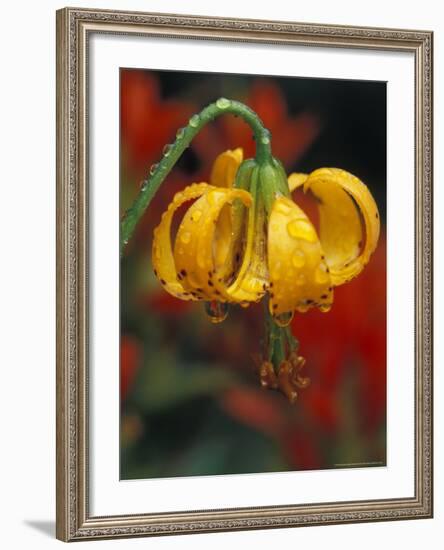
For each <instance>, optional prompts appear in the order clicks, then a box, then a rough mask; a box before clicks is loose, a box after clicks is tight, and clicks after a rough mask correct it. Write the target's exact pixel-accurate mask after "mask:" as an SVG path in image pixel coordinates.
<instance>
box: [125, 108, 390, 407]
mask: <svg viewBox="0 0 444 550" xmlns="http://www.w3.org/2000/svg"><path fill="white" fill-rule="evenodd" d="M229 110H231V111H232V112H233V113H234V114H237V113H240V114H241V116H242V117H243V118H244V119H245V120H246V121H247V122H248V123H249V124H250V125H251V126H252V128H254V131H255V138H256V143H257V152H256V158H254V159H247V160H244V159H243V151H242V149H241V148H238V149H235V150H228V151H225V152H223V153H221V154H220V155H219V156H218V157H217V158H216V160H215V162H214V164H213V168H212V171H211V174H210V176H209V182H208V183H207V182H200V183H193V184H192V185H189V186H187V187H185V188H184V189H183V191H181V192H178V193H176V195H175V196H174V198H173V200H172V202H171V203H170V205H169V206H168V208H167V210H166V211H165V212H164V213H163V214H162V218H161V222H160V224H159V225H158V227H157V228H156V229H155V230H154V238H153V244H152V263H153V268H154V273H155V275H156V276H157V278H158V279H159V281H160V283H161V284H162V286H163V288H164V289H165V291H166V292H168V293H169V294H171V295H172V296H174V297H175V298H178V299H180V300H187V301H204V302H205V307H206V311H207V313H208V315H209V316H210V319H211V320H212V321H213V322H215V323H217V322H221V321H223V320H224V319H225V318H226V316H227V314H228V308H229V305H230V304H234V305H235V304H238V305H241V306H243V307H247V306H248V305H249V304H250V303H253V302H259V301H260V300H263V299H264V301H265V303H266V305H267V312H266V331H265V332H266V334H265V338H264V342H265V349H264V353H263V356H262V357H260V358H259V359H258V360H257V362H258V367H259V368H258V370H259V376H260V380H261V384H262V386H264V387H269V388H278V389H280V390H281V391H282V392H283V393H284V394H285V395H286V396H287V397H288V398H289V399H290V401H292V402H293V401H294V400H295V399H296V395H297V392H296V388H303V387H306V386H307V384H308V379H307V378H304V377H302V375H301V373H300V371H301V369H302V367H303V365H304V362H305V360H304V359H303V358H302V357H300V356H299V354H298V347H299V344H298V342H297V340H296V339H295V338H294V336H293V334H292V333H291V331H290V329H289V328H288V325H289V323H290V322H291V319H292V318H293V315H294V313H295V312H298V313H304V312H306V311H308V310H309V309H310V308H319V309H320V310H321V311H323V312H327V311H329V310H330V308H331V307H332V304H333V299H334V289H335V287H338V286H340V285H342V284H344V283H346V282H348V281H350V280H351V279H353V278H354V277H356V276H357V275H359V273H360V272H361V271H362V269H363V268H364V267H365V265H366V264H367V263H368V261H369V259H370V256H371V254H372V253H373V251H374V250H375V248H376V245H377V242H378V237H379V214H378V208H377V206H376V203H375V201H374V199H373V197H372V195H371V193H370V191H369V190H368V188H367V186H366V185H365V184H364V183H363V182H362V181H360V180H359V179H358V178H357V177H355V176H353V175H352V174H350V173H348V172H346V171H344V170H341V169H338V168H321V169H318V170H315V171H314V172H312V173H311V174H308V175H307V174H297V173H295V174H291V175H290V176H289V177H287V175H286V173H285V170H284V168H283V165H282V163H281V162H280V161H279V160H277V159H275V158H274V157H273V156H272V154H271V147H270V133H269V132H268V130H266V129H265V128H264V127H263V126H262V124H261V122H260V121H259V119H258V118H257V115H255V113H254V112H252V111H251V109H248V107H246V106H245V105H242V104H239V103H238V102H231V101H230V100H227V99H225V98H221V99H219V100H218V101H217V102H216V103H215V104H212V105H210V106H208V107H207V108H205V109H204V110H203V111H202V112H201V114H200V115H194V116H193V117H191V119H190V122H189V126H188V127H187V128H186V129H181V130H180V131H179V132H178V136H179V137H178V141H177V142H176V144H175V146H168V147H167V150H166V151H167V152H166V156H170V155H171V159H170V161H168V160H165V159H164V160H163V161H162V162H161V163H160V164H159V168H156V171H155V173H154V175H153V181H154V182H156V181H157V185H159V184H160V183H161V181H162V180H163V178H164V177H165V175H166V173H167V170H168V169H170V168H171V166H172V165H173V161H174V160H177V158H178V157H179V156H180V154H181V152H182V151H183V150H184V148H185V147H186V144H181V140H182V141H183V139H185V138H186V139H188V142H189V140H191V139H192V137H194V135H196V133H197V132H198V130H199V128H200V127H201V126H202V125H203V124H205V123H206V122H208V121H210V120H212V119H213V118H214V117H215V116H218V115H219V114H221V112H224V111H229ZM184 136H185V138H184ZM156 178H157V180H156ZM298 188H302V189H303V191H304V192H305V193H310V194H311V195H312V196H313V198H314V199H315V200H316V203H317V205H318V210H319V227H318V229H316V228H315V226H314V224H313V222H312V221H311V220H310V219H309V217H308V216H307V214H306V213H305V212H304V211H303V210H302V208H301V207H300V206H299V205H298V204H297V203H296V202H295V201H294V200H293V198H292V192H293V191H295V190H296V189H298ZM153 193H154V191H152V190H150V189H149V188H148V189H146V188H145V189H142V192H141V198H140V200H138V201H136V203H135V205H134V206H133V208H132V210H131V211H129V215H128V216H127V221H126V223H127V226H126V227H124V229H125V231H124V235H125V234H128V233H129V232H130V231H131V230H132V228H133V227H134V225H135V223H136V221H135V220H137V219H138V217H139V216H140V212H143V209H144V208H145V207H146V205H147V203H148V201H149V199H150V196H152V195H153ZM186 203H190V205H189V206H188V208H187V210H186V212H185V214H184V216H183V218H182V221H181V223H180V225H179V228H178V230H177V233H176V235H175V238H174V239H173V241H174V242H172V235H171V232H172V222H173V217H174V215H175V213H176V212H177V210H178V209H179V208H181V207H182V206H183V205H185V204H186ZM123 223H125V220H124V222H123ZM123 244H126V243H125V238H124V240H123Z"/></svg>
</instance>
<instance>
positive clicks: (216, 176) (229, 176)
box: [210, 147, 244, 265]
mask: <svg viewBox="0 0 444 550" xmlns="http://www.w3.org/2000/svg"><path fill="white" fill-rule="evenodd" d="M243 156H244V154H243V150H242V148H241V147H238V148H237V149H234V151H231V150H228V151H224V152H223V153H221V154H220V155H219V156H218V157H217V158H216V160H215V161H214V163H213V168H212V170H211V176H210V185H213V186H214V187H222V188H227V189H231V188H232V187H233V184H234V181H235V179H236V173H237V171H238V169H239V166H240V165H241V163H242V160H243ZM232 226H233V224H232V212H231V211H230V209H229V208H223V209H222V211H221V213H220V215H219V219H218V221H217V228H216V234H215V239H216V243H215V247H214V249H215V252H216V254H217V258H216V264H217V265H221V264H222V263H223V262H224V260H225V258H226V257H227V254H228V250H229V247H230V243H231V235H232Z"/></svg>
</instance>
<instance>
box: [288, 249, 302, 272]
mask: <svg viewBox="0 0 444 550" xmlns="http://www.w3.org/2000/svg"><path fill="white" fill-rule="evenodd" d="M291 262H292V264H293V265H294V267H297V268H300V267H304V265H305V254H304V253H303V252H302V250H295V252H294V254H293V256H292V257H291Z"/></svg>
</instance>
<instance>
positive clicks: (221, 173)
mask: <svg viewBox="0 0 444 550" xmlns="http://www.w3.org/2000/svg"><path fill="white" fill-rule="evenodd" d="M243 156H244V154H243V150H242V148H241V147H238V148H237V149H234V151H231V150H230V149H229V150H228V151H224V152H223V153H221V154H220V155H219V156H218V157H217V158H216V160H215V161H214V163H213V168H212V170H211V176H210V184H211V185H213V186H214V187H227V188H229V187H232V186H233V182H234V179H235V177H236V172H237V170H238V168H239V166H240V165H241V163H242V160H243Z"/></svg>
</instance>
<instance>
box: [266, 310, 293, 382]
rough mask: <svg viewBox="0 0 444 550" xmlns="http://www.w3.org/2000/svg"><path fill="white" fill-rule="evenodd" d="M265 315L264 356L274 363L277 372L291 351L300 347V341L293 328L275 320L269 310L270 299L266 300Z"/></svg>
mask: <svg viewBox="0 0 444 550" xmlns="http://www.w3.org/2000/svg"><path fill="white" fill-rule="evenodd" d="M264 315H265V346H266V347H265V353H264V358H265V359H267V360H268V361H270V362H271V363H273V366H274V370H275V371H276V373H278V372H279V366H280V364H281V363H282V361H284V360H285V359H287V358H288V356H289V355H290V353H291V352H292V351H294V350H297V349H298V348H299V342H298V340H297V339H296V338H295V337H294V335H293V333H292V331H291V328H290V327H289V326H288V327H280V326H279V325H277V324H276V323H275V322H274V319H273V316H272V315H271V314H270V312H269V310H268V300H264Z"/></svg>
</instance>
